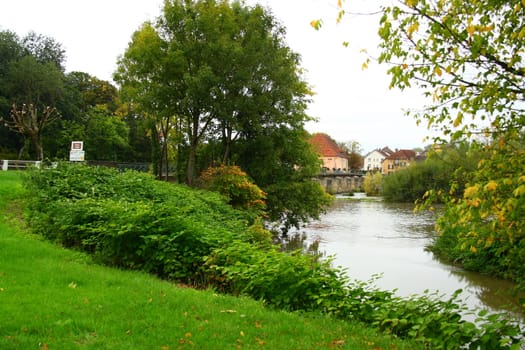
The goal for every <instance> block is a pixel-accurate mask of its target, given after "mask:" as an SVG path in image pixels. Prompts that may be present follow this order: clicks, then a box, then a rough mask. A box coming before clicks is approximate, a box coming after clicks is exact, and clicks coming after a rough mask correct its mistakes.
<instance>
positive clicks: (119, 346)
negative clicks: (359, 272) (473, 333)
mask: <svg viewBox="0 0 525 350" xmlns="http://www.w3.org/2000/svg"><path fill="white" fill-rule="evenodd" d="M22 194H23V187H22V184H21V181H20V172H14V171H13V172H0V257H1V261H2V264H1V267H0V273H1V275H0V293H1V295H2V298H3V300H5V301H9V302H5V303H2V307H1V310H2V312H0V324H1V325H2V327H1V328H0V348H2V349H31V348H38V349H46V348H49V349H73V348H82V349H101V348H102V349H108V348H111V349H115V350H127V349H163V348H170V349H171V348H174V349H177V348H186V347H188V348H189V347H194V348H201V349H228V348H235V347H238V346H239V345H242V348H244V349H261V348H268V349H281V348H284V349H296V348H300V349H319V348H331V347H335V346H337V348H341V349H361V348H369V347H370V344H371V343H372V342H373V344H374V346H376V347H381V348H385V349H386V348H389V347H397V348H399V349H418V348H419V346H418V344H416V343H415V342H414V341H407V340H400V339H395V338H394V337H393V336H391V335H386V334H380V333H379V332H378V331H377V330H375V329H373V328H371V327H367V326H366V325H362V324H359V323H355V322H352V323H350V322H344V321H341V320H335V319H332V318H330V317H323V316H319V315H313V314H303V315H300V314H297V313H290V312H283V311H278V310H269V309H268V308H265V307H264V305H263V304H262V303H260V302H255V301H253V300H250V299H249V298H240V297H232V296H227V295H219V294H217V293H216V292H215V291H213V290H206V291H197V290H195V289H192V288H186V286H176V285H174V284H173V283H170V282H166V281H162V280H159V279H158V278H155V277H153V276H151V275H147V274H145V273H140V272H130V271H123V270H120V269H111V268H107V267H102V266H99V265H97V264H94V263H93V261H92V258H91V257H90V256H88V255H86V254H83V253H79V252H75V251H71V250H66V249H62V248H60V247H57V246H56V245H54V244H50V243H48V242H45V241H42V240H41V239H36V237H34V236H32V235H30V234H28V232H27V231H26V230H25V228H24V227H20V226H19V225H16V224H14V223H15V222H16V221H15V219H18V213H19V212H18V211H14V208H15V207H18V206H19V204H20V202H19V201H18V200H19V199H20V196H21V195H22ZM130 315H133V317H130ZM283 334H286V337H283Z"/></svg>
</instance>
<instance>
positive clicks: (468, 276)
mask: <svg viewBox="0 0 525 350" xmlns="http://www.w3.org/2000/svg"><path fill="white" fill-rule="evenodd" d="M435 220H436V215H435V214H434V213H431V212H428V211H427V212H417V213H414V211H413V205H412V204H409V203H389V202H385V201H382V200H381V198H380V197H366V196H365V195H364V194H362V193H357V194H355V195H354V196H351V197H349V196H339V197H338V199H337V200H336V202H335V203H334V205H333V207H332V208H331V209H330V210H328V212H327V213H326V214H324V215H323V216H322V217H321V219H320V220H318V221H315V222H312V223H310V224H309V225H307V226H306V227H305V228H304V229H303V231H304V233H306V235H307V236H308V237H309V241H310V242H311V241H313V240H315V239H319V240H320V244H319V249H320V250H321V251H322V252H325V253H326V254H327V255H335V259H334V265H336V266H342V267H343V268H346V269H347V271H348V275H349V277H351V278H356V279H359V280H365V281H366V280H368V279H370V278H371V277H372V276H376V275H378V274H381V275H382V277H381V278H379V279H377V280H375V284H376V285H377V286H378V287H379V288H381V289H383V290H393V289H395V290H396V293H397V294H398V295H400V296H403V297H407V296H409V295H412V294H423V293H424V291H425V290H429V291H431V292H437V293H439V294H443V295H445V297H450V296H451V295H453V294H454V293H455V291H456V290H458V289H461V290H462V291H463V292H462V294H461V299H463V300H464V301H465V303H466V305H467V306H468V307H469V309H472V310H473V309H481V308H484V309H488V310H490V311H492V312H510V313H512V314H513V315H515V316H516V317H518V318H523V313H522V309H521V306H520V301H519V298H518V297H516V296H515V295H513V293H512V291H513V287H514V286H515V285H514V284H513V283H511V282H509V281H505V280H501V279H497V278H492V277H489V276H487V275H483V274H480V273H476V272H472V271H466V270H464V269H462V268H460V267H458V266H454V265H450V264H447V263H445V262H444V261H441V260H440V259H438V258H437V257H436V256H434V255H433V254H432V253H431V252H429V251H428V249H427V247H428V246H429V245H430V244H431V242H432V240H433V239H434V238H435V236H436V232H435V228H434V225H435ZM466 316H467V317H466V318H467V319H468V320H474V319H475V318H476V316H475V315H466Z"/></svg>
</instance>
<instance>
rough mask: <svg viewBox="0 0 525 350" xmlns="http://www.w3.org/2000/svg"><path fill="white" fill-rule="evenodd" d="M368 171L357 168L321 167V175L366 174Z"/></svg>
mask: <svg viewBox="0 0 525 350" xmlns="http://www.w3.org/2000/svg"><path fill="white" fill-rule="evenodd" d="M366 173H367V171H366V170H356V169H327V168H324V169H321V172H320V173H319V176H338V175H341V176H365V175H366Z"/></svg>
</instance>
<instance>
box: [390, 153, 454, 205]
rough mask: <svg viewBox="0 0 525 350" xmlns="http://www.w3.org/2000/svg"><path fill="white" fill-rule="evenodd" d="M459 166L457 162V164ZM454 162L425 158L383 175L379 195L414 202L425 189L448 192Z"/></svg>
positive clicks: (394, 200)
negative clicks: (448, 162) (422, 160)
mask: <svg viewBox="0 0 525 350" xmlns="http://www.w3.org/2000/svg"><path fill="white" fill-rule="evenodd" d="M458 166H459V164H458ZM455 169H456V165H455V164H447V163H445V162H443V161H442V160H440V159H435V158H431V159H427V160H426V161H424V162H419V163H415V164H413V165H411V166H410V167H408V168H405V169H402V170H399V171H396V172H395V173H393V174H390V175H388V176H385V178H384V179H383V182H382V186H381V195H382V196H383V198H384V199H385V200H386V201H389V202H412V203H413V202H415V201H416V200H418V199H421V198H423V196H424V195H425V193H426V192H427V191H431V190H432V191H443V192H449V190H450V182H451V181H452V176H453V174H454V170H455Z"/></svg>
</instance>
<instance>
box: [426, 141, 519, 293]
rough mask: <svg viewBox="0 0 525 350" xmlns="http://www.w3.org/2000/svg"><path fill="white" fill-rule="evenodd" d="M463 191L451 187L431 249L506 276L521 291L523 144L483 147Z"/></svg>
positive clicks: (484, 270)
mask: <svg viewBox="0 0 525 350" xmlns="http://www.w3.org/2000/svg"><path fill="white" fill-rule="evenodd" d="M485 152H486V158H484V159H482V160H480V162H479V164H478V169H477V171H476V172H475V173H473V174H472V176H471V177H470V178H469V179H468V183H467V184H466V186H465V188H464V189H457V188H453V190H452V192H451V199H450V200H449V202H448V205H447V209H446V211H445V213H444V215H443V217H441V218H440V219H439V221H438V229H439V232H440V236H439V237H438V239H437V240H436V242H435V243H434V245H433V249H434V250H435V251H436V252H437V253H439V254H443V255H445V256H447V257H448V258H450V259H453V260H455V261H459V262H461V263H462V264H463V265H464V266H465V267H466V268H469V269H473V270H477V271H482V272H486V273H490V274H493V275H496V276H499V277H503V278H508V279H511V280H513V281H516V282H517V283H519V285H520V288H521V289H522V290H525V280H524V278H523V276H525V268H524V266H523V264H522V262H523V258H524V257H525V231H524V227H525V222H524V218H525V211H524V208H525V176H524V175H523V169H524V168H525V162H524V159H525V157H524V155H525V142H524V140H523V136H522V135H516V136H515V137H514V138H511V137H510V135H508V137H506V138H501V139H500V140H499V141H498V142H496V143H495V144H493V145H487V146H486V150H485Z"/></svg>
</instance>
